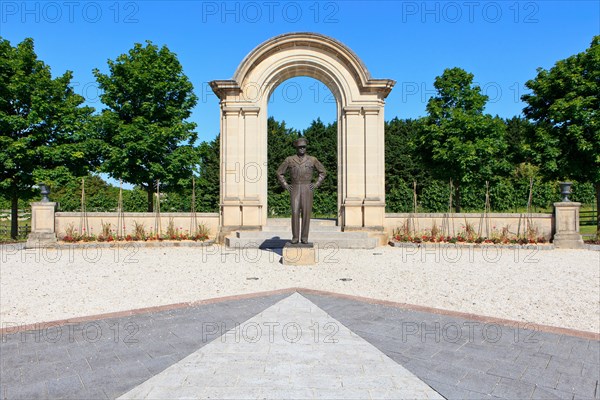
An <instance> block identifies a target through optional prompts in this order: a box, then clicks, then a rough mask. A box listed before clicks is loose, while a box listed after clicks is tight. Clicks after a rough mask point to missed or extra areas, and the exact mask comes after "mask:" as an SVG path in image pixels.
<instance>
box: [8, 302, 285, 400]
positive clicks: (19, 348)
mask: <svg viewBox="0 0 600 400" xmlns="http://www.w3.org/2000/svg"><path fill="white" fill-rule="evenodd" d="M288 295H289V294H283V295H273V296H266V297H261V298H249V299H243V300H232V301H223V302H220V303H214V304H206V305H200V306H191V307H186V308H177V309H173V310H164V311H159V312H155V313H150V314H148V313H146V314H139V315H131V316H127V317H121V318H107V319H101V320H96V321H85V322H81V323H78V324H71V325H62V326H59V327H48V328H42V329H38V330H29V331H25V332H18V333H13V334H10V333H9V334H3V335H2V340H1V341H0V399H32V398H36V399H46V398H48V399H55V398H67V399H69V398H70V399H108V398H111V399H113V398H116V397H118V396H120V395H122V394H123V393H125V392H127V391H129V390H131V389H132V388H134V387H135V386H137V385H139V384H140V383H142V382H144V381H146V380H148V379H149V378H151V377H152V376H154V375H156V374H158V373H160V372H162V371H163V370H164V369H166V368H168V367H169V366H171V365H173V364H175V363H176V362H178V361H180V360H181V359H183V358H184V357H187V356H188V355H189V354H191V353H193V352H194V351H196V350H198V349H199V348H201V347H202V346H204V345H206V344H207V343H209V342H210V341H212V340H213V339H214V338H217V337H219V336H220V330H221V329H223V330H225V329H231V328H233V327H234V326H235V324H241V323H243V322H244V321H246V320H248V319H249V318H252V317H253V316H255V315H256V314H257V313H260V312H261V311H262V310H264V309H265V308H267V307H269V306H271V305H272V304H274V303H276V302H277V301H279V300H281V299H282V298H285V297H287V296H288ZM42 326H44V325H42ZM76 378H77V379H76Z"/></svg>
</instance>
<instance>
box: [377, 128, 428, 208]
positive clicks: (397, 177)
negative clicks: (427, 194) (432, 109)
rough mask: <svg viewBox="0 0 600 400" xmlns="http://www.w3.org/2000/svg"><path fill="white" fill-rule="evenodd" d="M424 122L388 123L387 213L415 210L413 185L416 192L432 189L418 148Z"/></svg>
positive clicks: (386, 133) (386, 129)
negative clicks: (427, 188)
mask: <svg viewBox="0 0 600 400" xmlns="http://www.w3.org/2000/svg"><path fill="white" fill-rule="evenodd" d="M422 125H423V123H422V121H421V120H411V119H407V120H402V119H398V118H394V119H392V120H391V121H386V123H385V193H386V209H387V210H388V212H409V211H412V209H413V182H417V193H418V194H420V193H421V192H422V189H423V188H425V187H427V186H429V184H430V182H431V179H432V177H431V172H430V169H429V168H427V166H426V164H425V162H424V160H423V157H422V154H421V152H420V151H419V149H418V144H419V136H420V134H421V130H422Z"/></svg>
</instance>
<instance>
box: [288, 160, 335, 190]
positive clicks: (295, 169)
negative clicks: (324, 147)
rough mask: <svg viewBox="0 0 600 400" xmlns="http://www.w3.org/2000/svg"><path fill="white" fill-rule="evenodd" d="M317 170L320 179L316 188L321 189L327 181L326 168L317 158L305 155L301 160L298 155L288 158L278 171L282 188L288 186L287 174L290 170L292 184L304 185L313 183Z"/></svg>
mask: <svg viewBox="0 0 600 400" xmlns="http://www.w3.org/2000/svg"><path fill="white" fill-rule="evenodd" d="M315 169H316V170H317V172H318V173H319V177H318V178H317V182H316V183H315V186H316V187H319V186H320V185H321V183H322V182H323V179H325V167H323V164H321V162H320V161H319V160H317V159H316V157H313V156H309V155H305V156H304V157H302V158H300V157H298V155H293V156H290V157H287V158H286V159H285V160H284V161H283V163H281V165H280V166H279V168H278V169H277V179H279V183H281V185H282V186H285V185H286V181H285V176H284V175H285V173H286V172H287V171H288V170H289V171H290V177H291V184H292V186H293V185H303V184H309V183H311V182H312V178H313V173H314V170H315Z"/></svg>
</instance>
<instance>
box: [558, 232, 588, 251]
mask: <svg viewBox="0 0 600 400" xmlns="http://www.w3.org/2000/svg"><path fill="white" fill-rule="evenodd" d="M552 243H554V248H556V249H583V248H584V247H585V244H584V243H583V239H582V238H581V235H580V234H579V233H557V234H556V235H554V240H553V241H552Z"/></svg>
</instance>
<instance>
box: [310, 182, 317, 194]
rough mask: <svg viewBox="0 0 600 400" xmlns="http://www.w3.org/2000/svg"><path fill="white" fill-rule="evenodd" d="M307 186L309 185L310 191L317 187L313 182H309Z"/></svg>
mask: <svg viewBox="0 0 600 400" xmlns="http://www.w3.org/2000/svg"><path fill="white" fill-rule="evenodd" d="M308 187H310V191H311V192H314V191H315V189H316V188H317V186H316V185H315V184H314V183H311V184H310V185H308Z"/></svg>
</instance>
